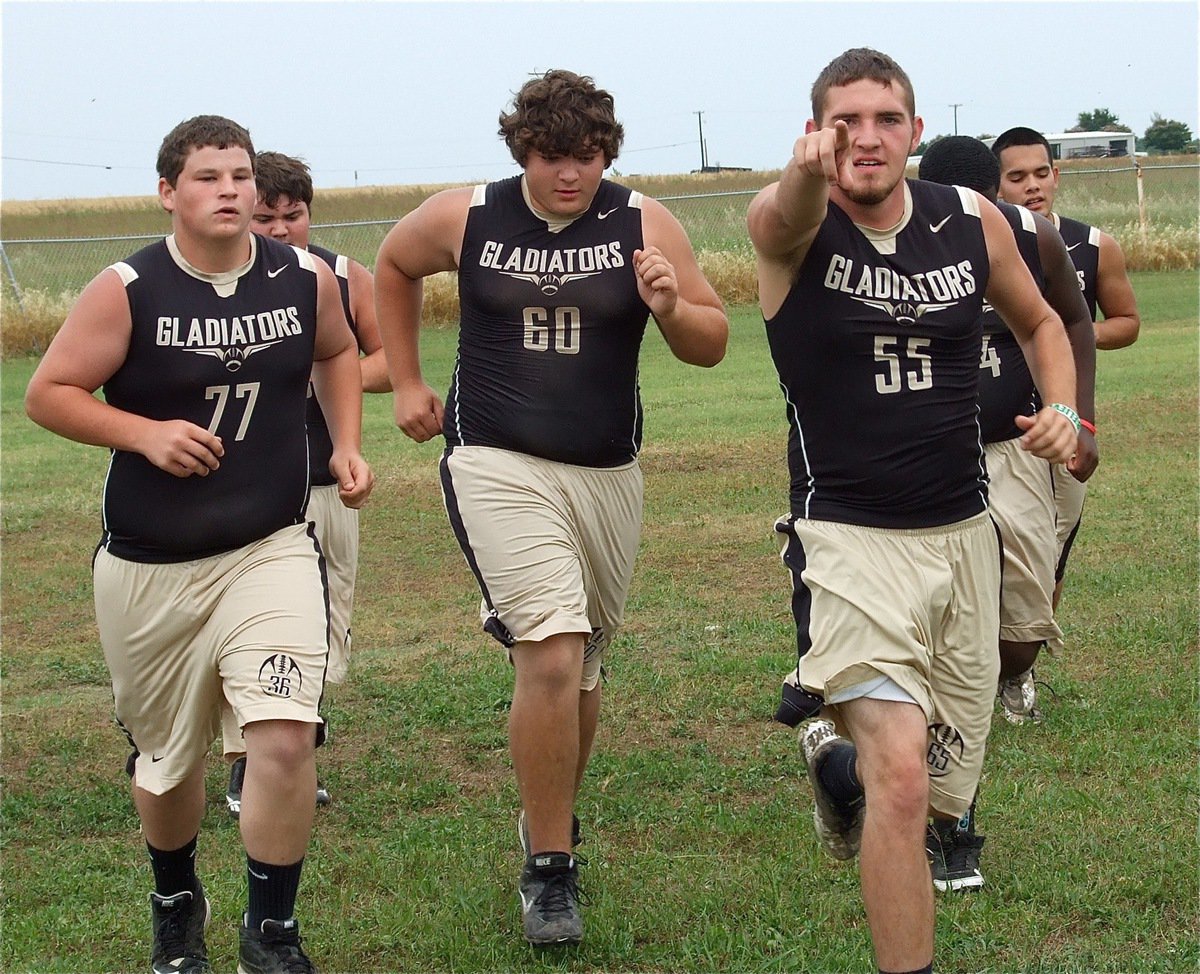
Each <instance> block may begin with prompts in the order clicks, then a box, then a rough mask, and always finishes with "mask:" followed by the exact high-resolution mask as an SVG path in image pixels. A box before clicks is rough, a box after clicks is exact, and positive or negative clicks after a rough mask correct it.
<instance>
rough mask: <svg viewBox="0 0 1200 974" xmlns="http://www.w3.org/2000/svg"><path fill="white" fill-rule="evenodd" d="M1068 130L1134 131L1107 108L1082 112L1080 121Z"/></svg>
mask: <svg viewBox="0 0 1200 974" xmlns="http://www.w3.org/2000/svg"><path fill="white" fill-rule="evenodd" d="M1067 131H1068V132H1132V131H1133V129H1131V128H1130V127H1129V126H1128V125H1122V124H1121V120H1120V119H1119V118H1117V116H1116V115H1114V114H1113V113H1112V112H1111V111H1109V110H1108V109H1107V108H1093V109H1092V110H1091V111H1090V112H1080V113H1079V122H1078V124H1076V125H1073V126H1072V127H1071V128H1069V129H1067Z"/></svg>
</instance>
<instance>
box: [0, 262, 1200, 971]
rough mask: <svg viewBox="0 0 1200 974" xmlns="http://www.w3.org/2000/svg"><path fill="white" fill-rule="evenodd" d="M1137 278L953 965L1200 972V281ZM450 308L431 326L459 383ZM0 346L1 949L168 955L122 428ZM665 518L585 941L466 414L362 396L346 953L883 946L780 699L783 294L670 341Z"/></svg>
mask: <svg viewBox="0 0 1200 974" xmlns="http://www.w3.org/2000/svg"><path fill="white" fill-rule="evenodd" d="M1198 285H1200V279H1198V275H1197V273H1195V272H1180V273H1161V274H1137V275H1135V276H1134V286H1135V289H1136V291H1137V295H1138V299H1139V304H1140V306H1141V310H1142V315H1143V329H1142V335H1141V338H1140V340H1139V341H1138V343H1137V344H1136V345H1134V346H1133V347H1131V348H1129V349H1125V350H1122V351H1119V352H1107V353H1103V354H1101V356H1100V376H1099V381H1098V395H1097V398H1098V402H1099V404H1100V405H1099V415H1098V424H1099V427H1100V443H1101V448H1102V457H1101V467H1100V470H1099V472H1098V473H1097V475H1096V478H1095V479H1094V481H1093V483H1092V487H1091V491H1090V494H1089V501H1088V507H1087V511H1086V515H1085V520H1084V525H1083V529H1082V532H1081V536H1080V540H1079V542H1078V544H1077V545H1076V549H1075V554H1074V556H1073V560H1072V570H1071V574H1070V576H1069V579H1068V586H1067V593H1066V596H1065V600H1064V604H1063V609H1062V613H1061V621H1062V623H1063V626H1064V628H1065V630H1066V637H1067V650H1066V652H1065V653H1064V654H1063V655H1062V656H1061V657H1060V658H1058V659H1047V660H1045V661H1044V663H1043V665H1042V666H1040V667H1039V675H1040V677H1041V678H1043V679H1044V680H1046V681H1047V682H1048V683H1049V684H1050V685H1051V687H1052V688H1053V693H1052V694H1051V693H1048V692H1047V693H1045V695H1044V698H1043V699H1044V709H1045V710H1046V712H1047V716H1046V720H1045V723H1044V724H1042V725H1041V726H1039V727H1012V726H1010V725H1008V724H1007V723H1005V722H1004V721H1003V719H1001V718H1000V717H999V716H997V717H996V719H995V723H994V725H993V731H992V737H991V741H990V748H989V755H988V759H987V763H986V767H985V774H984V780H983V782H982V792H981V809H980V819H979V828H980V831H981V832H982V833H983V834H985V835H986V836H987V845H986V848H985V850H984V857H983V869H984V873H985V876H986V877H987V884H986V886H985V887H984V888H983V889H982V890H980V891H978V892H975V893H969V894H962V895H947V896H939V907H938V910H939V919H938V955H937V969H938V970H939V971H942V972H979V971H993V972H1008V971H1028V972H1084V971H1104V972H1114V974H1115V972H1125V971H1138V972H1164V974H1165V972H1172V974H1174V972H1185V971H1187V972H1193V971H1196V970H1197V968H1198V967H1200V947H1198V943H1200V925H1198V922H1197V910H1196V905H1197V875H1198V868H1200V862H1198V857H1197V845H1196V817H1197V781H1196V750H1195V728H1196V714H1197V699H1196V658H1197V657H1196V650H1197V615H1196V608H1197V606H1196V593H1197V538H1196V524H1197V376H1196V362H1197V331H1196V321H1197V314H1198V309H1197V288H1198ZM454 339H455V334H454V332H453V330H450V329H431V330H428V331H426V332H425V333H424V334H423V339H422V340H423V353H424V360H425V364H426V373H427V377H428V378H429V380H430V381H431V383H432V384H433V385H434V386H435V387H437V388H439V389H443V390H444V388H445V386H446V384H447V379H448V376H449V372H450V368H451V363H452V359H453V354H454V348H453V345H454ZM34 364H35V363H34V361H33V360H32V359H14V360H10V361H6V362H5V363H4V364H3V367H2V372H0V380H2V390H0V391H2V395H3V399H2V412H0V420H2V426H0V436H2V439H0V445H2V448H3V456H4V464H3V468H2V470H0V476H2V482H0V487H2V490H3V496H4V507H3V533H4V538H3V551H4V566H3V567H4V572H3V576H2V578H0V596H2V599H3V608H4V612H3V621H2V637H3V646H4V654H3V659H2V661H0V662H2V666H3V673H2V676H3V686H4V701H3V703H4V706H3V714H2V718H0V730H2V734H3V745H4V746H3V760H2V773H3V780H2V785H3V799H2V805H0V814H2V822H3V829H2V832H0V853H2V856H0V882H2V886H3V897H4V898H3V927H2V930H3V940H2V942H0V970H3V971H6V972H7V971H11V972H18V971H37V972H77V971H130V970H145V969H146V966H147V965H146V958H147V957H148V950H149V946H148V936H149V907H148V903H147V899H146V897H147V894H148V892H149V890H150V888H151V879H150V871H149V866H148V863H147V861H146V856H145V848H144V844H143V842H142V840H141V838H140V836H139V834H138V823H137V819H136V817H135V815H134V813H133V810H132V806H131V802H130V799H129V795H128V785H127V779H126V778H125V775H124V772H123V766H124V761H125V754H126V750H125V746H124V741H123V738H122V736H121V734H120V733H119V732H118V731H117V729H116V728H115V726H114V725H113V722H112V717H111V709H112V700H111V694H110V690H109V687H108V679H107V673H106V670H105V667H104V663H103V660H102V657H101V654H100V650H99V647H98V644H97V639H96V635H95V627H94V621H93V609H92V604H91V586H90V577H89V562H90V555H91V552H92V547H93V545H94V543H95V541H96V539H97V537H98V535H99V515H98V510H99V504H100V488H101V481H102V478H103V473H104V467H105V462H106V457H105V455H104V453H103V451H101V450H98V449H95V448H89V447H84V446H79V445H75V444H71V443H68V442H65V441H63V440H61V439H58V438H57V437H54V436H52V435H51V434H49V433H47V432H45V431H42V430H39V429H37V428H36V427H34V426H33V425H32V424H31V423H29V421H28V420H26V419H25V418H24V416H23V413H22V411H21V405H20V402H21V396H22V393H23V390H24V386H25V383H26V381H27V380H28V377H29V374H30V372H31V371H32V368H33V365H34ZM642 385H643V394H644V399H645V402H646V411H647V418H646V447H645V450H644V451H643V455H642V461H643V466H644V469H645V472H646V482H647V487H646V516H645V529H644V532H643V542H642V546H641V551H640V555H639V562H638V567H637V571H636V574H635V579H634V586H633V591H632V594H631V598H630V602H629V606H628V612H627V624H626V627H625V629H624V630H623V632H622V633H621V634H620V635H619V637H618V639H617V640H616V643H615V645H614V647H613V650H612V654H611V679H610V681H609V683H608V685H607V689H606V704H605V710H604V714H603V716H602V720H601V729H600V734H599V739H598V744H597V754H596V757H595V759H594V761H593V763H592V766H591V768H590V770H589V773H588V775H587V779H586V781H585V784H584V789H583V794H582V796H581V802H580V806H579V814H580V817H581V819H582V822H583V830H584V836H585V841H584V845H583V846H582V847H581V848H580V852H581V853H582V854H584V855H586V856H587V857H588V858H589V860H590V862H589V864H588V865H587V866H586V868H585V869H584V870H583V884H584V888H585V891H586V892H587V894H588V895H589V896H590V899H591V905H590V907H588V908H587V910H586V912H585V918H586V924H587V939H586V940H585V943H584V944H583V945H582V946H581V947H580V948H579V949H578V950H575V951H573V952H568V953H560V954H555V953H550V954H540V955H539V954H534V953H532V952H531V951H530V950H529V949H527V948H526V947H525V946H524V944H523V942H522V941H521V940H520V936H519V915H518V905H517V897H516V894H515V879H516V874H517V870H518V869H519V862H520V853H519V850H518V847H517V844H516V835H515V828H514V823H515V814H516V809H517V797H516V790H515V786H514V784H513V781H512V776H511V772H510V768H509V761H508V756H507V747H506V709H507V706H508V702H509V697H510V692H511V675H510V672H509V667H508V664H507V663H506V662H505V660H504V658H503V654H502V653H501V652H500V651H499V650H498V649H497V648H496V647H495V645H494V644H492V642H491V640H490V639H489V638H487V637H485V636H484V635H482V634H481V633H480V632H479V629H478V623H477V617H476V608H477V603H478V595H477V591H476V590H475V588H474V585H473V582H472V579H471V576H470V574H469V572H468V571H467V569H466V566H465V564H464V563H463V560H462V556H461V554H460V552H459V550H458V548H457V546H456V545H455V543H454V540H453V538H452V535H451V533H450V530H449V528H448V526H447V524H446V521H445V514H444V512H443V511H442V508H441V499H440V495H439V492H438V486H437V475H436V459H437V456H438V452H439V449H440V447H439V445H438V444H437V443H430V444H424V445H416V444H413V443H411V442H409V441H408V440H407V439H406V438H405V437H403V436H402V435H401V434H400V433H399V432H398V431H396V430H395V429H394V428H393V427H392V425H391V420H390V402H389V400H388V398H387V397H384V396H372V397H368V400H367V404H366V414H365V434H364V452H365V453H366V455H367V456H368V457H369V458H370V459H371V460H372V462H373V463H374V465H375V468H376V471H377V473H378V476H379V483H378V486H377V489H376V491H375V495H374V496H373V498H372V500H371V503H370V505H369V507H368V509H367V510H366V511H364V514H363V520H362V539H363V547H362V556H361V563H360V575H359V589H358V601H357V605H356V610H355V622H354V630H355V658H354V664H353V669H352V674H351V678H350V680H349V682H348V683H347V684H346V685H344V686H343V687H340V688H338V689H337V691H336V692H335V693H334V695H333V698H332V702H331V705H330V707H329V716H330V718H331V721H332V727H333V742H332V744H331V746H329V747H328V748H326V749H324V750H323V751H322V752H321V753H320V755H319V765H320V768H321V774H322V777H323V779H324V780H325V781H326V783H327V784H328V785H329V788H330V790H331V792H332V793H333V797H334V803H333V804H332V805H331V806H330V807H328V808H326V809H323V810H320V811H319V813H318V817H317V825H316V830H315V834H314V840H313V846H312V851H311V854H310V856H309V859H308V862H307V864H306V867H305V879H304V883H303V886H302V890H301V897H300V903H299V906H298V915H299V916H300V918H301V921H302V923H303V925H304V933H305V936H306V940H307V941H308V943H309V945H310V947H311V952H312V955H313V957H314V959H315V960H316V961H317V963H318V964H319V965H321V968H322V969H323V970H327V971H331V972H339V971H341V972H347V971H388V972H393V971H394V972H400V971H404V972H427V971H457V972H468V971H567V970H570V971H586V972H600V971H628V972H649V971H664V972H666V971H671V972H675V971H739V972H741V971H746V972H785V971H864V970H870V969H873V968H872V965H871V952H870V940H869V936H868V932H867V927H866V922H865V919H864V917H863V913H862V906H861V900H860V897H859V887H858V879H857V870H856V869H855V867H854V866H853V865H846V864H837V863H834V862H833V861H832V860H830V859H827V858H825V857H824V856H823V854H822V853H821V852H820V850H819V849H818V846H817V843H816V840H815V838H814V836H813V830H812V823H811V817H810V810H811V795H810V791H809V787H808V784H807V782H806V780H805V778H804V774H803V770H802V767H801V765H800V762H799V758H798V751H797V747H796V743H795V736H794V734H793V733H792V732H790V731H788V730H787V729H785V728H783V727H782V726H781V725H778V724H775V723H773V722H772V720H771V715H772V714H773V712H774V708H775V703H776V700H777V695H778V688H779V681H780V679H781V677H782V675H783V674H784V673H785V672H786V671H787V670H788V669H789V668H790V667H791V666H792V665H793V664H794V652H795V650H794V645H795V643H794V634H793V630H792V624H791V618H790V613H789V610H788V579H787V575H786V573H785V572H784V570H783V568H782V567H781V566H780V564H779V561H778V557H777V553H776V549H775V547H774V545H775V542H774V539H773V536H772V531H771V523H772V520H773V519H774V517H775V516H776V515H778V514H780V513H782V512H783V511H784V510H785V508H786V503H787V478H786V468H785V462H784V446H785V442H786V430H785V425H784V418H783V405H782V400H781V397H780V394H779V390H778V387H777V384H776V381H775V377H774V373H773V370H772V367H771V365H770V361H769V357H768V354H767V350H766V343H765V340H764V335H763V329H762V324H761V320H760V319H759V318H758V316H757V314H756V312H754V311H753V310H752V309H749V308H739V309H735V311H734V314H733V328H732V336H731V344H730V351H729V355H728V357H727V359H726V361H725V362H724V363H722V364H721V365H720V366H718V367H717V368H716V369H714V370H711V371H700V370H695V369H690V368H688V367H685V366H683V365H681V364H679V363H677V362H675V361H674V360H673V359H672V358H671V357H670V355H669V353H668V352H667V351H666V348H665V345H664V343H663V342H662V341H661V339H660V338H659V337H658V336H657V335H654V334H651V335H649V336H648V339H647V344H646V348H645V350H644V353H643V367H642ZM224 784H225V772H224V767H223V765H222V764H221V762H220V760H219V758H218V757H217V756H216V754H215V752H214V756H213V757H212V759H211V760H210V763H209V771H208V779H207V790H208V796H209V808H208V813H207V816H206V820H205V830H204V832H203V833H202V836H201V840H200V853H199V858H200V863H201V870H202V875H203V877H204V879H205V882H206V884H207V887H208V890H209V894H210V896H211V897H212V899H213V907H214V918H213V925H212V926H211V927H210V930H209V938H208V939H209V946H210V954H211V956H212V959H213V962H214V967H215V969H216V970H218V971H223V970H231V969H232V968H233V966H234V964H235V958H236V940H237V934H236V926H237V922H238V916H239V910H240V909H241V904H242V900H243V895H244V894H243V888H244V880H243V868H244V867H243V860H242V858H241V853H240V845H239V841H238V836H237V832H236V825H235V823H233V822H232V821H230V820H229V819H228V818H227V817H226V815H225V813H224V808H223V801H222V795H223V791H224Z"/></svg>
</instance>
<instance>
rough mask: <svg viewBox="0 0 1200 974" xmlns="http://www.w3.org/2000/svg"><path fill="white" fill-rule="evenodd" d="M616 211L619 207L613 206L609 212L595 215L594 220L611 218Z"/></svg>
mask: <svg viewBox="0 0 1200 974" xmlns="http://www.w3.org/2000/svg"><path fill="white" fill-rule="evenodd" d="M618 209H620V207H617V206H614V207H613V208H612V209H611V210H605V211H604V212H603V213H597V214H596V219H597V220H603V219H605V218H607V217H610V216H612V215H613V214H614V213H616V212H617V210H618Z"/></svg>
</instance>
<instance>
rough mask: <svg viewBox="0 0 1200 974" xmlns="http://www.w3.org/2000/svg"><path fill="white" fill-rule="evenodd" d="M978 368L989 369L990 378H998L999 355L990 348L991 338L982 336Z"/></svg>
mask: <svg viewBox="0 0 1200 974" xmlns="http://www.w3.org/2000/svg"><path fill="white" fill-rule="evenodd" d="M979 367H980V368H981V369H991V370H992V378H993V379H998V378H1000V354H999V353H998V352H997V351H996V350H995V349H994V348H993V347H992V336H991V335H984V336H983V347H982V348H981V349H980V352H979Z"/></svg>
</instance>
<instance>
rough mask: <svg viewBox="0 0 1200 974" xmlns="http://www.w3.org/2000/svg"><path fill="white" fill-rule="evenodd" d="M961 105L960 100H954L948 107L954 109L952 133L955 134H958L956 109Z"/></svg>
mask: <svg viewBox="0 0 1200 974" xmlns="http://www.w3.org/2000/svg"><path fill="white" fill-rule="evenodd" d="M962 105H963V102H961V101H955V102H951V103H950V107H951V108H953V109H954V134H955V135H958V110H959V108H961V107H962Z"/></svg>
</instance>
